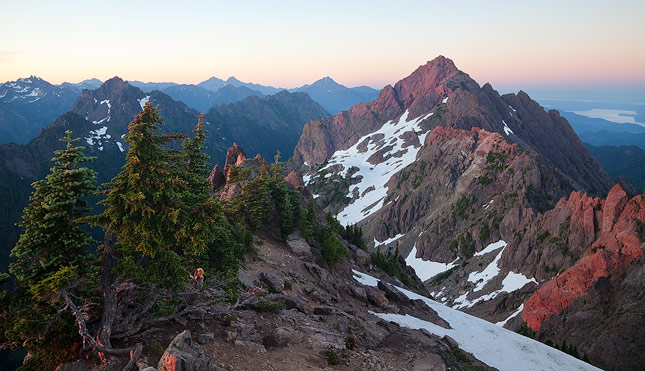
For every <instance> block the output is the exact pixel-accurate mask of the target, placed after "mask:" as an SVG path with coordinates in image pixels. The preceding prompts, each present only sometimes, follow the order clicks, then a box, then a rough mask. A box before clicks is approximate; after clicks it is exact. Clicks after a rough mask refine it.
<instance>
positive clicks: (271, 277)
mask: <svg viewBox="0 0 645 371" xmlns="http://www.w3.org/2000/svg"><path fill="white" fill-rule="evenodd" d="M260 279H261V280H262V281H264V282H265V283H266V284H268V285H269V286H270V287H267V290H269V292H271V291H275V292H276V293H280V292H282V291H284V279H282V278H280V277H278V276H277V275H275V274H273V273H268V272H262V273H260Z"/></svg>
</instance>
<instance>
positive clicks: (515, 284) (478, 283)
mask: <svg viewBox="0 0 645 371" xmlns="http://www.w3.org/2000/svg"><path fill="white" fill-rule="evenodd" d="M506 246H507V243H506V242H505V241H503V240H499V241H497V242H495V243H491V244H490V245H488V246H486V248H485V249H484V250H482V251H480V252H478V253H476V254H475V255H474V256H482V255H485V254H489V253H491V252H494V251H496V250H497V249H500V248H501V249H500V250H499V252H497V255H496V256H495V259H493V261H492V262H490V263H489V264H488V265H487V266H486V268H484V270H483V271H481V272H471V273H470V274H469V275H468V281H469V282H472V283H474V284H475V288H474V289H473V290H472V292H477V291H481V290H482V289H483V288H484V287H485V286H486V284H487V283H488V282H490V281H491V280H492V279H494V278H495V277H497V276H498V275H499V273H500V272H501V269H500V268H499V265H498V263H499V260H500V259H501V257H502V253H504V249H505V248H506ZM530 282H535V283H537V281H536V280H535V278H528V277H526V276H525V275H523V274H521V273H515V272H508V273H507V274H506V277H504V279H503V280H502V287H501V288H500V289H498V290H495V291H493V292H491V293H488V294H485V295H482V296H479V297H477V298H475V299H473V300H468V299H467V297H468V294H470V293H471V292H470V291H467V292H466V293H464V294H463V295H461V296H459V297H458V298H456V299H454V300H453V301H452V302H453V308H455V309H461V308H470V307H472V306H473V305H475V304H477V303H481V302H484V301H487V300H491V299H494V298H495V297H497V296H498V295H499V294H501V293H503V292H513V291H516V290H519V289H521V288H522V287H524V285H526V284H527V283H530Z"/></svg>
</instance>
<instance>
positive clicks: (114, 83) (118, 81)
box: [99, 76, 130, 90]
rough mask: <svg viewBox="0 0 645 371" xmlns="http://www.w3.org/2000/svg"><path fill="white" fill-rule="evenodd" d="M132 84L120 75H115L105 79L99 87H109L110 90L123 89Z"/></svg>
mask: <svg viewBox="0 0 645 371" xmlns="http://www.w3.org/2000/svg"><path fill="white" fill-rule="evenodd" d="M128 86H130V84H128V83H127V82H125V81H123V79H122V78H120V77H119V76H114V77H113V78H111V79H108V80H105V82H104V83H103V84H102V85H101V86H100V87H99V89H108V90H123V89H125V88H127V87H128Z"/></svg>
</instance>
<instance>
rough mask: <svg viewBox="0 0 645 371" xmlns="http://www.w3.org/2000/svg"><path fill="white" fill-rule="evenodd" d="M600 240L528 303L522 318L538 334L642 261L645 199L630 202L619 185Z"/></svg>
mask: <svg viewBox="0 0 645 371" xmlns="http://www.w3.org/2000/svg"><path fill="white" fill-rule="evenodd" d="M600 220H601V221H602V224H601V225H600V226H599V227H600V232H599V236H598V238H597V239H596V240H595V241H594V242H593V243H592V244H591V246H590V247H589V248H588V250H587V251H586V253H585V254H584V256H583V257H582V258H581V259H580V260H579V261H578V262H577V263H576V264H575V265H573V266H572V267H571V268H569V269H567V270H566V271H564V272H563V273H562V274H559V275H558V276H556V277H555V278H554V279H553V280H551V281H549V282H547V283H545V284H544V285H542V287H540V289H539V290H538V291H537V292H536V293H535V294H534V295H533V296H531V298H530V299H529V300H528V301H527V302H526V304H525V306H524V312H523V315H522V318H523V319H524V321H526V322H527V323H528V325H529V326H531V327H532V328H533V329H534V330H539V329H540V325H541V323H542V322H544V321H547V320H548V319H549V318H551V317H552V316H553V315H555V314H558V313H560V312H562V311H563V310H565V309H566V308H567V307H569V306H570V305H571V303H572V302H573V301H574V300H576V299H577V298H579V297H581V296H582V295H584V294H585V293H586V292H587V291H588V290H589V288H590V287H591V286H592V284H594V282H596V281H597V280H598V279H600V278H605V277H609V276H611V275H612V274H613V273H614V272H615V271H617V270H618V269H619V268H620V267H623V266H625V265H628V264H629V263H630V262H631V261H632V260H634V259H637V258H639V257H640V256H641V255H642V254H643V249H645V242H644V241H645V232H644V229H643V226H644V224H643V222H644V221H645V196H644V195H640V196H637V197H635V198H633V199H632V200H630V201H628V200H627V196H626V194H625V192H624V191H623V190H622V188H621V187H620V186H619V185H616V186H614V188H613V189H612V190H611V192H610V193H609V195H608V196H607V200H606V201H604V202H603V203H602V218H601V219H600Z"/></svg>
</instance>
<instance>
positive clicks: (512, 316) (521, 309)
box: [495, 303, 524, 327]
mask: <svg viewBox="0 0 645 371" xmlns="http://www.w3.org/2000/svg"><path fill="white" fill-rule="evenodd" d="M523 310H524V303H522V304H520V307H519V308H517V310H516V311H515V312H513V314H511V315H510V316H508V318H506V319H505V320H503V321H500V322H497V323H495V324H496V325H497V326H501V327H504V325H505V324H506V323H507V322H508V321H510V320H511V319H513V318H514V317H515V316H517V315H518V314H520V312H521V311H523Z"/></svg>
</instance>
